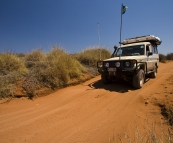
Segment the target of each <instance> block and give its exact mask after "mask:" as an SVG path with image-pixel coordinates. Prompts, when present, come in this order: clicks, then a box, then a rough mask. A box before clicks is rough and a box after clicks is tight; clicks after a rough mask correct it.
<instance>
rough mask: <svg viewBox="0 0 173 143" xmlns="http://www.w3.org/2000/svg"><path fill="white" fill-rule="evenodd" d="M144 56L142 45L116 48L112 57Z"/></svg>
mask: <svg viewBox="0 0 173 143" xmlns="http://www.w3.org/2000/svg"><path fill="white" fill-rule="evenodd" d="M137 55H144V45H135V46H129V47H122V48H118V49H117V52H116V53H115V54H114V57H117V56H137Z"/></svg>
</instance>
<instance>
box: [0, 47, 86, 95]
mask: <svg viewBox="0 0 173 143" xmlns="http://www.w3.org/2000/svg"><path fill="white" fill-rule="evenodd" d="M0 65H1V66H0V98H4V97H8V96H10V95H13V94H14V90H15V89H16V88H17V89H20V90H22V91H21V92H22V93H24V94H27V96H28V97H29V98H33V97H34V96H35V95H36V91H37V90H39V89H41V88H44V87H48V88H51V89H56V88H62V87H65V86H67V84H68V82H69V81H70V80H72V79H76V80H78V81H80V80H81V77H82V76H83V74H84V73H86V68H85V67H83V66H82V65H81V64H80V63H79V61H77V60H76V59H74V58H73V57H72V56H71V55H69V54H68V53H67V52H66V51H65V50H63V49H62V48H58V47H53V49H52V51H50V52H49V53H44V52H43V51H42V50H35V51H32V52H30V53H28V54H25V55H23V54H22V55H21V54H20V55H19V54H10V53H5V54H0ZM19 80H20V82H18V81H19ZM17 83H20V84H17ZM16 85H17V86H21V87H16ZM15 91H16V90H15Z"/></svg>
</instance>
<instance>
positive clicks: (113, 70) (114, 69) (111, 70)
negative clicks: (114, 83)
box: [108, 68, 117, 72]
mask: <svg viewBox="0 0 173 143" xmlns="http://www.w3.org/2000/svg"><path fill="white" fill-rule="evenodd" d="M108 71H109V72H116V71H117V69H116V68H108Z"/></svg>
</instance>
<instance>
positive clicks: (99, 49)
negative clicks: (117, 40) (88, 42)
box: [97, 23, 101, 60]
mask: <svg viewBox="0 0 173 143" xmlns="http://www.w3.org/2000/svg"><path fill="white" fill-rule="evenodd" d="M97 25H98V45H99V55H100V60H101V50H100V24H99V23H97Z"/></svg>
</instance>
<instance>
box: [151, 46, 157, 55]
mask: <svg viewBox="0 0 173 143" xmlns="http://www.w3.org/2000/svg"><path fill="white" fill-rule="evenodd" d="M151 47H152V52H153V54H158V51H157V46H155V45H152V46H151Z"/></svg>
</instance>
